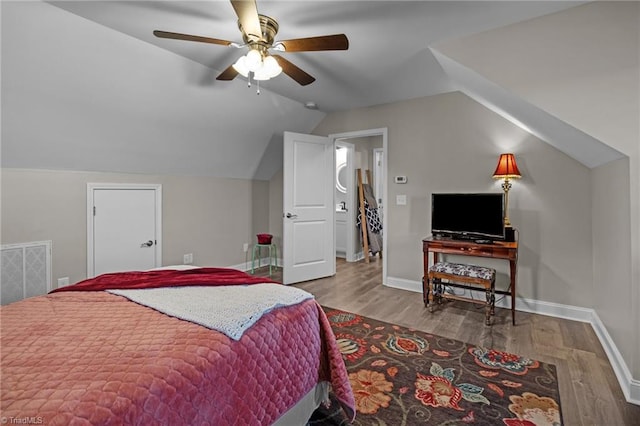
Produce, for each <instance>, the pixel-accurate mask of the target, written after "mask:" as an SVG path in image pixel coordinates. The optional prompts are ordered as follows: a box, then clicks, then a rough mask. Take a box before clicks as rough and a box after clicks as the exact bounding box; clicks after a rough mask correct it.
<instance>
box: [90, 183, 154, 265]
mask: <svg viewBox="0 0 640 426" xmlns="http://www.w3.org/2000/svg"><path fill="white" fill-rule="evenodd" d="M90 192H91V194H90V199H89V200H88V201H89V203H88V204H92V205H91V206H90V210H89V212H88V214H89V215H90V218H89V220H88V223H89V224H90V228H92V229H91V230H89V233H88V236H89V238H88V242H89V250H88V256H89V257H88V262H87V264H88V268H87V269H88V271H87V272H88V276H89V277H92V276H97V275H100V274H104V273H107V272H119V271H131V270H145V269H150V268H154V267H157V266H160V265H161V264H162V260H161V249H160V245H159V241H160V235H159V233H160V230H161V223H159V222H161V215H160V211H159V209H160V208H161V207H160V206H161V204H160V189H159V188H158V187H157V186H152V187H138V186H127V185H125V186H123V187H92V188H91V191H90Z"/></svg>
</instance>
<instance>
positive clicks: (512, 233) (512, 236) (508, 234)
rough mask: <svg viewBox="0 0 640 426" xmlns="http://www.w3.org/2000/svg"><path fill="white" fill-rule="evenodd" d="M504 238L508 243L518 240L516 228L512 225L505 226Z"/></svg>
mask: <svg viewBox="0 0 640 426" xmlns="http://www.w3.org/2000/svg"><path fill="white" fill-rule="evenodd" d="M504 240H505V241H506V242H508V243H513V242H515V241H516V230H515V229H514V228H512V227H511V226H505V227H504Z"/></svg>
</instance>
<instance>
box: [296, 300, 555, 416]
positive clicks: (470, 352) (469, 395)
mask: <svg viewBox="0 0 640 426" xmlns="http://www.w3.org/2000/svg"><path fill="white" fill-rule="evenodd" d="M324 309H325V311H326V313H327V316H328V318H329V320H330V321H331V325H332V328H333V331H334V333H335V335H336V338H337V339H338V343H339V344H340V348H341V352H342V357H343V358H344V361H345V364H346V366H347V370H348V372H349V379H350V381H351V387H352V388H353V392H354V395H355V399H356V409H357V414H356V420H355V422H354V423H353V424H354V425H376V426H382V425H385V426H400V425H418V424H425V423H428V424H430V425H465V424H469V425H507V426H534V425H540V426H542V425H555V426H557V425H562V418H561V411H560V396H559V391H558V381H557V375H556V369H555V366H554V365H551V364H545V363H542V362H539V361H536V360H533V359H528V358H523V357H521V356H518V355H514V354H510V353H506V352H502V351H497V350H494V349H487V348H482V347H477V346H474V345H468V344H466V343H463V342H459V341H456V340H451V339H447V338H444V337H439V336H436V335H433V334H429V333H424V332H421V331H417V330H413V329H410V328H405V327H400V326H397V325H393V324H389V323H385V322H381V321H377V320H373V319H370V318H366V317H363V316H360V315H357V314H353V313H349V312H344V311H339V310H335V309H331V308H324ZM347 424H349V422H348V420H347V419H346V418H345V417H344V416H343V414H342V410H340V409H339V404H338V403H337V401H336V400H335V398H332V399H331V402H330V403H328V404H323V405H322V406H321V407H320V408H318V409H317V410H316V411H315V413H314V414H313V416H312V417H311V419H310V420H309V425H313V426H318V425H322V426H325V425H347Z"/></svg>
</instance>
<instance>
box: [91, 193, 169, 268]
mask: <svg viewBox="0 0 640 426" xmlns="http://www.w3.org/2000/svg"><path fill="white" fill-rule="evenodd" d="M104 189H112V190H118V189H122V190H131V189H141V190H153V191H155V201H156V204H155V210H156V229H155V233H156V244H154V250H155V258H156V265H155V266H156V267H159V266H162V185H161V184H159V183H158V184H156V183H92V182H89V183H87V278H92V277H94V276H95V263H94V258H93V257H94V238H93V231H94V224H93V205H94V191H96V190H104Z"/></svg>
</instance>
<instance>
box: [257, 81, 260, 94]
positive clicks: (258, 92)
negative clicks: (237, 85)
mask: <svg viewBox="0 0 640 426" xmlns="http://www.w3.org/2000/svg"><path fill="white" fill-rule="evenodd" d="M256 85H257V86H258V89H257V90H256V95H259V94H260V80H256Z"/></svg>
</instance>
